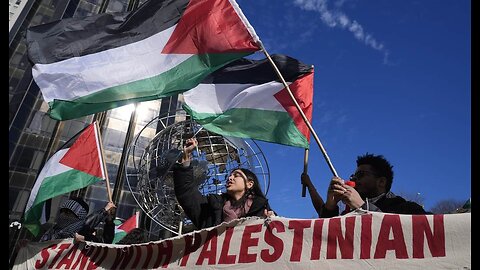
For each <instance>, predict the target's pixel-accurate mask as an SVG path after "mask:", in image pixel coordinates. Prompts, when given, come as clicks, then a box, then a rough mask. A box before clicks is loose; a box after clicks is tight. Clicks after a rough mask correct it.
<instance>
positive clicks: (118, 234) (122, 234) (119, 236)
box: [112, 231, 127, 244]
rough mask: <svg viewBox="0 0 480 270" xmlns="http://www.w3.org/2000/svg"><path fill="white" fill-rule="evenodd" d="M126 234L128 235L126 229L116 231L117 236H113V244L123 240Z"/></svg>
mask: <svg viewBox="0 0 480 270" xmlns="http://www.w3.org/2000/svg"><path fill="white" fill-rule="evenodd" d="M125 235H127V233H126V232H125V231H119V232H117V233H115V236H114V237H113V241H112V244H116V243H118V241H120V240H122V238H123V237H125Z"/></svg>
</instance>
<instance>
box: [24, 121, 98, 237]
mask: <svg viewBox="0 0 480 270" xmlns="http://www.w3.org/2000/svg"><path fill="white" fill-rule="evenodd" d="M99 145H100V137H99V133H98V130H97V126H96V124H95V123H92V124H90V125H89V126H88V127H87V128H86V129H85V130H84V131H83V132H82V133H81V134H80V135H79V136H78V138H77V139H76V140H75V142H74V143H73V144H72V146H71V147H70V148H65V149H61V150H59V151H58V152H56V153H55V154H54V155H53V156H52V157H51V158H50V159H49V160H48V161H47V162H46V163H45V165H44V166H43V168H42V171H41V172H40V174H39V175H38V177H37V181H36V182H35V185H34V186H33V188H32V191H31V193H30V197H29V198H28V202H27V207H26V208H25V215H24V226H25V227H26V228H27V229H28V230H29V231H30V232H31V233H32V234H33V235H37V234H38V233H39V232H40V223H44V222H45V221H43V222H41V217H42V210H43V205H44V204H45V201H46V200H48V199H50V198H53V197H56V196H58V195H61V194H65V193H68V192H71V191H74V190H77V189H81V188H84V187H86V186H88V185H91V184H93V183H96V182H98V181H100V180H102V179H105V171H104V167H103V166H102V158H101V152H100V146H99Z"/></svg>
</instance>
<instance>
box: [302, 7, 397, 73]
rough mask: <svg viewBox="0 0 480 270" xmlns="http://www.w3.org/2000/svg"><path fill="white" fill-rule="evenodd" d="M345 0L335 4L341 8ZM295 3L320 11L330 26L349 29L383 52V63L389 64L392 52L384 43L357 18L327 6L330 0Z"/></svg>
mask: <svg viewBox="0 0 480 270" xmlns="http://www.w3.org/2000/svg"><path fill="white" fill-rule="evenodd" d="M344 2H345V0H339V1H336V2H335V3H334V4H335V6H336V7H337V9H338V8H340V7H341V6H342V5H343V3H344ZM294 4H295V5H297V6H299V7H300V8H302V9H304V10H309V11H316V12H318V13H320V18H321V19H322V22H323V23H325V24H326V25H327V26H329V27H332V28H334V27H336V26H340V27H341V28H342V29H348V31H350V32H351V33H352V34H353V36H354V37H355V38H356V39H357V40H358V41H360V42H363V43H364V44H365V45H367V46H369V47H370V48H372V49H374V50H377V51H380V52H382V53H383V63H384V64H388V56H389V54H390V52H389V51H388V50H387V49H386V48H385V45H383V43H381V42H379V41H377V40H376V39H375V38H374V37H373V36H372V35H371V34H369V33H365V31H364V30H363V27H362V26H361V25H360V24H359V23H358V22H357V21H355V20H351V19H350V18H349V17H348V16H347V15H345V14H344V13H343V12H341V11H340V10H334V11H332V10H329V9H328V7H327V4H328V0H294Z"/></svg>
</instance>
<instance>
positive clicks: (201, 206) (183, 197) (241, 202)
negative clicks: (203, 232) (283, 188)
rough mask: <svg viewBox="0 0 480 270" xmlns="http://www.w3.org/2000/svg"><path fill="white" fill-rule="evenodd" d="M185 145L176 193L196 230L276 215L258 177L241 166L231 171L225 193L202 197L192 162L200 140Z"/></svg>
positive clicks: (176, 177)
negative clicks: (232, 221)
mask: <svg viewBox="0 0 480 270" xmlns="http://www.w3.org/2000/svg"><path fill="white" fill-rule="evenodd" d="M185 145H186V147H185V148H184V151H183V156H182V159H181V163H177V164H175V165H174V167H173V180H174V187H175V195H176V196H177V200H178V202H179V204H180V206H181V207H182V208H183V210H184V211H185V214H186V215H187V217H188V218H190V220H191V221H192V223H193V224H194V225H195V227H196V228H197V229H202V228H206V227H212V226H216V225H218V224H220V223H222V222H228V221H231V220H234V219H237V218H242V217H251V216H259V217H267V216H272V215H274V212H273V211H272V210H271V208H270V206H269V204H268V200H267V198H266V197H265V195H264V194H263V192H262V190H261V188H260V184H259V182H258V179H257V176H256V175H255V174H254V173H253V172H251V171H250V170H248V169H245V168H238V169H236V170H234V171H233V172H232V173H231V174H230V176H229V177H228V180H227V183H226V188H227V192H226V193H223V194H220V195H218V194H209V195H207V196H203V195H202V194H201V193H200V191H199V190H198V183H196V182H195V179H194V176H193V168H192V164H190V163H191V162H190V159H191V157H190V155H191V153H192V152H193V150H194V149H195V147H196V146H197V145H198V142H197V140H196V139H195V138H190V139H187V141H186V143H185Z"/></svg>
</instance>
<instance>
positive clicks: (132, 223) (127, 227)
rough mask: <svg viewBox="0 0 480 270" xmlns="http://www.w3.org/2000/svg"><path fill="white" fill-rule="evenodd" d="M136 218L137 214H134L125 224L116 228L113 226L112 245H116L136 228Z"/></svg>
mask: <svg viewBox="0 0 480 270" xmlns="http://www.w3.org/2000/svg"><path fill="white" fill-rule="evenodd" d="M138 218H139V213H138V212H136V213H135V215H133V216H131V217H130V218H129V219H127V220H126V221H125V222H123V223H121V224H120V225H118V226H115V236H114V237H113V241H112V244H116V243H118V241H120V240H122V238H123V237H125V235H127V233H129V232H130V231H131V230H133V229H135V228H138V224H139V222H138Z"/></svg>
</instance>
